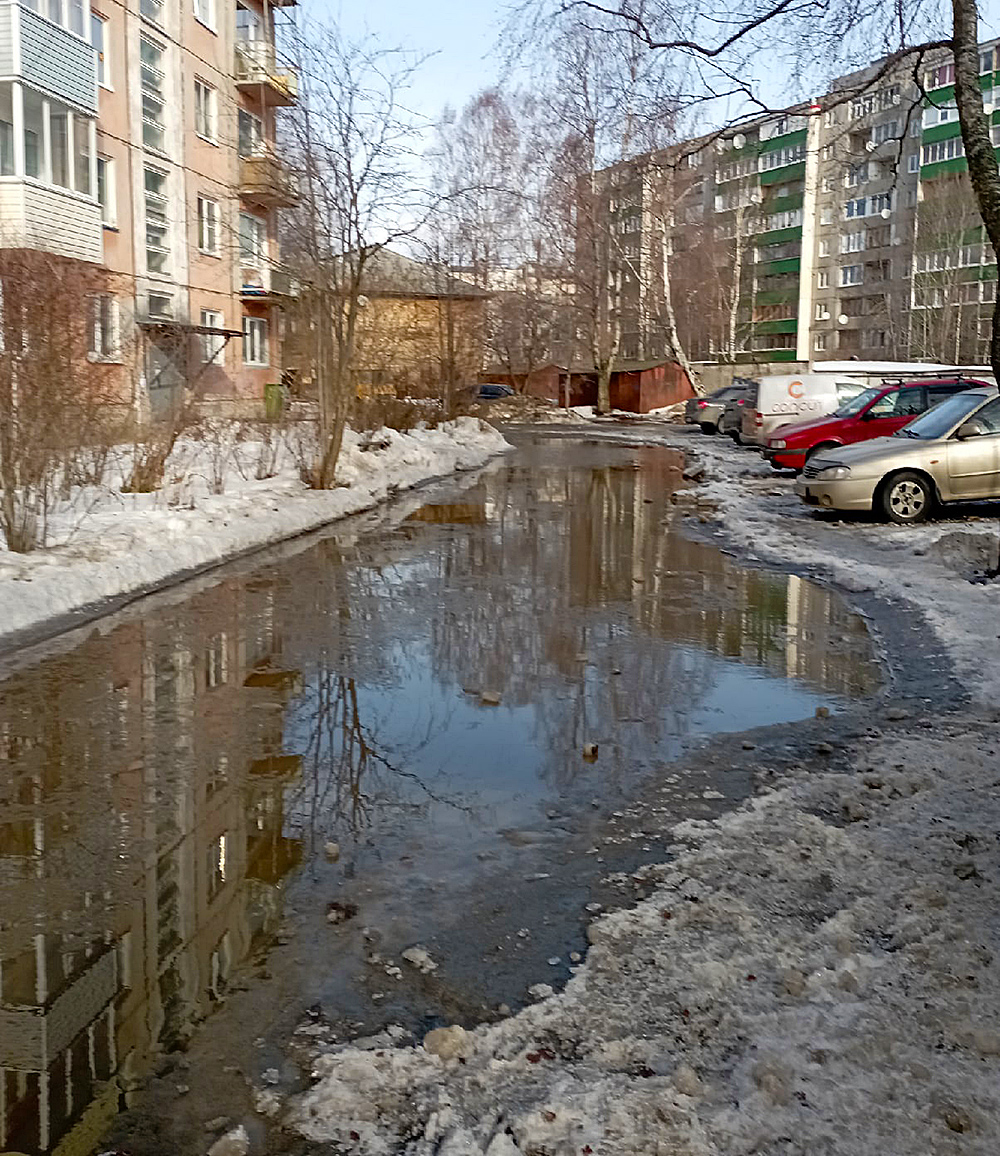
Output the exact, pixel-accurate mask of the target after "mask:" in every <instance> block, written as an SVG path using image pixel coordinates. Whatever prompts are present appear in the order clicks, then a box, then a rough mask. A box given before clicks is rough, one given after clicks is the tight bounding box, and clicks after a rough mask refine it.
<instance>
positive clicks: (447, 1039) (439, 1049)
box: [424, 1024, 472, 1060]
mask: <svg viewBox="0 0 1000 1156" xmlns="http://www.w3.org/2000/svg"><path fill="white" fill-rule="evenodd" d="M424 1051H426V1052H430V1054H431V1055H432V1056H440V1057H441V1059H442V1060H458V1059H465V1058H466V1057H467V1056H469V1055H471V1053H472V1039H471V1037H470V1036H469V1033H468V1032H467V1031H466V1030H465V1028H463V1027H459V1025H458V1024H452V1025H451V1027H447V1028H434V1029H433V1030H432V1031H429V1032H428V1033H427V1035H425V1036H424Z"/></svg>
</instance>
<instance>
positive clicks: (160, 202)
mask: <svg viewBox="0 0 1000 1156" xmlns="http://www.w3.org/2000/svg"><path fill="white" fill-rule="evenodd" d="M143 179H144V184H145V191H144V203H145V207H146V269H147V271H148V272H150V273H166V271H167V264H168V261H169V258H170V249H169V224H168V221H167V204H168V201H167V174H166V173H164V172H161V171H160V170H159V169H152V168H148V167H147V168H146V169H145V170H144V172H143Z"/></svg>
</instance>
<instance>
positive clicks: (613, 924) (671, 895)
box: [285, 722, 1000, 1156]
mask: <svg viewBox="0 0 1000 1156" xmlns="http://www.w3.org/2000/svg"><path fill="white" fill-rule="evenodd" d="M998 739H1000V734H998V728H997V726H996V724H990V726H989V728H988V733H987V734H986V735H985V736H983V737H980V738H979V739H972V738H970V737H969V736H968V735H967V734H966V733H965V732H964V730H963V728H962V726H961V725H960V723H958V722H956V723H955V724H954V725H952V726H951V727H942V728H939V730H938V731H937V733H936V734H932V733H931V732H928V733H927V734H926V735H925V736H922V737H921V738H920V739H919V740H918V739H912V740H909V739H902V740H901V739H874V740H871V744H870V746H869V747H868V749H866V750H865V751H864V754H863V759H864V762H865V763H866V764H867V765H870V766H874V767H877V768H879V769H878V770H877V771H865V770H863V769H861V768H859V769H858V770H857V771H850V772H846V773H832V772H826V773H822V774H817V775H815V776H814V777H809V778H806V779H803V780H801V781H799V782H798V783H795V784H793V785H789V786H786V787H784V788H783V789H781V790H778V791H776V792H774V793H772V794H770V795H769V796H767V797H766V798H763V799H758V800H756V801H755V802H753V803H752V804H750V805H748V807H747V808H746V809H744V810H743V811H740V812H738V813H735V814H732V815H729V816H727V817H724V818H722V819H721V820H717V821H713V822H711V823H704V822H691V823H687V824H684V825H683V826H682V827H681V828H679V829H678V836H679V837H680V838H683V839H685V840H686V841H687V844H688V848H689V849H688V850H687V851H685V852H683V853H682V854H681V855H680V856H679V857H678V859H677V860H676V861H675V863H673V864H672V865H671V866H670V868H669V874H667V876H666V878H665V880H664V881H663V883H662V885H661V886H660V888H659V889H658V891H657V892H656V893H655V894H654V895H653V896H652V897H651V898H650V899H649V900H647V901H645V902H643V903H642V904H640V905H639V906H638V907H637V908H636V909H634V910H631V911H627V912H619V913H615V914H613V915H610V916H607V917H605V918H603V919H601V920H600V921H599V922H597V923H595V924H594V925H592V927H591V929H590V939H591V942H592V947H591V950H590V952H589V955H588V958H587V961H586V963H585V964H584V965H583V966H582V967H581V968H579V969H578V971H577V974H576V975H575V976H574V977H573V978H572V979H571V981H570V983H569V985H568V986H567V988H566V990H565V992H563V993H562V994H561V995H558V996H555V997H553V998H550V999H548V1000H545V1001H544V1002H542V1003H539V1004H536V1005H534V1006H532V1007H529V1008H528V1009H526V1010H525V1011H524V1012H522V1013H521V1014H519V1015H517V1016H516V1017H514V1018H513V1019H510V1020H507V1021H505V1022H503V1023H501V1024H497V1025H491V1026H486V1027H482V1028H479V1029H477V1030H476V1031H474V1032H471V1033H469V1035H468V1037H467V1039H466V1046H465V1047H463V1049H461V1051H460V1052H458V1053H456V1054H454V1056H453V1058H450V1059H442V1058H441V1056H440V1055H438V1054H432V1052H429V1051H427V1050H426V1049H425V1048H424V1047H422V1046H421V1045H420V1044H419V1043H418V1044H416V1046H414V1047H401V1046H399V1045H398V1042H397V1041H398V1035H399V1032H398V1029H397V1030H396V1031H395V1032H390V1033H387V1034H386V1035H385V1036H384V1037H382V1038H374V1039H371V1040H368V1041H365V1042H364V1046H361V1047H359V1046H356V1045H355V1046H343V1047H340V1048H337V1049H335V1050H333V1051H332V1052H329V1053H323V1054H319V1055H318V1056H317V1058H316V1060H315V1064H314V1077H315V1079H316V1083H315V1085H314V1087H312V1088H311V1089H310V1090H309V1091H307V1092H305V1093H304V1094H301V1095H299V1096H298V1097H295V1098H293V1099H292V1100H291V1102H290V1104H289V1106H288V1108H287V1111H286V1115H285V1123H286V1125H287V1126H289V1127H291V1128H293V1129H294V1130H296V1131H298V1132H300V1133H301V1134H303V1135H304V1136H306V1137H308V1138H309V1139H311V1140H313V1141H316V1142H332V1143H334V1144H335V1145H337V1149H336V1150H338V1151H340V1150H344V1151H349V1152H352V1153H364V1154H368V1156H376V1154H379V1156H381V1154H387V1153H396V1152H401V1153H403V1152H405V1153H408V1154H410V1156H430V1154H431V1153H437V1154H439V1156H458V1154H462V1156H467V1154H476V1153H480V1154H487V1156H513V1154H514V1153H527V1152H533V1153H545V1154H546V1156H569V1154H571V1153H572V1154H574V1156H580V1154H587V1153H594V1154H597V1153H607V1154H611V1153H614V1154H615V1156H632V1154H634V1156H640V1154H642V1156H649V1154H650V1153H654V1152H663V1153H670V1154H671V1156H724V1154H725V1156H734V1154H736V1153H750V1152H758V1153H765V1152H766V1153H768V1156H778V1154H780V1156H834V1154H835V1156H888V1154H889V1153H892V1156H928V1153H931V1152H933V1153H941V1154H944V1153H954V1154H956V1156H958V1154H959V1153H961V1154H962V1156H995V1153H996V1150H997V1135H998V1121H1000V1031H998V1029H997V1024H1000V966H998V963H997V952H998V950H1000V915H998V912H997V906H996V903H995V894H996V888H997V886H998V884H1000V854H998V843H997V836H996V832H997V829H998V822H1000V793H998V791H997V787H998V786H1000V763H998V760H997V757H996V752H997V741H998ZM446 1054H448V1053H446Z"/></svg>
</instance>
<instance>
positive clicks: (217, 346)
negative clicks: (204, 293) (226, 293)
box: [201, 309, 226, 365]
mask: <svg viewBox="0 0 1000 1156" xmlns="http://www.w3.org/2000/svg"><path fill="white" fill-rule="evenodd" d="M224 324H225V323H224V321H223V317H222V314H221V313H219V312H218V311H217V310H215V309H203V310H202V311H201V325H202V328H204V329H222V328H223V326H224ZM225 350H226V339H225V337H224V336H223V335H222V334H221V333H203V334H202V335H201V359H202V361H204V362H205V364H206V365H209V364H212V365H224V364H225V359H226V353H225Z"/></svg>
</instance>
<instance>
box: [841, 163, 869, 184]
mask: <svg viewBox="0 0 1000 1156" xmlns="http://www.w3.org/2000/svg"><path fill="white" fill-rule="evenodd" d="M867 181H868V162H867V161H862V162H861V163H860V164H856V165H848V166H847V168H846V170H845V171H844V185H845V187H846V188H849V189H852V188H854V187H855V186H856V185H863V184H865V183H866V182H867Z"/></svg>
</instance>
